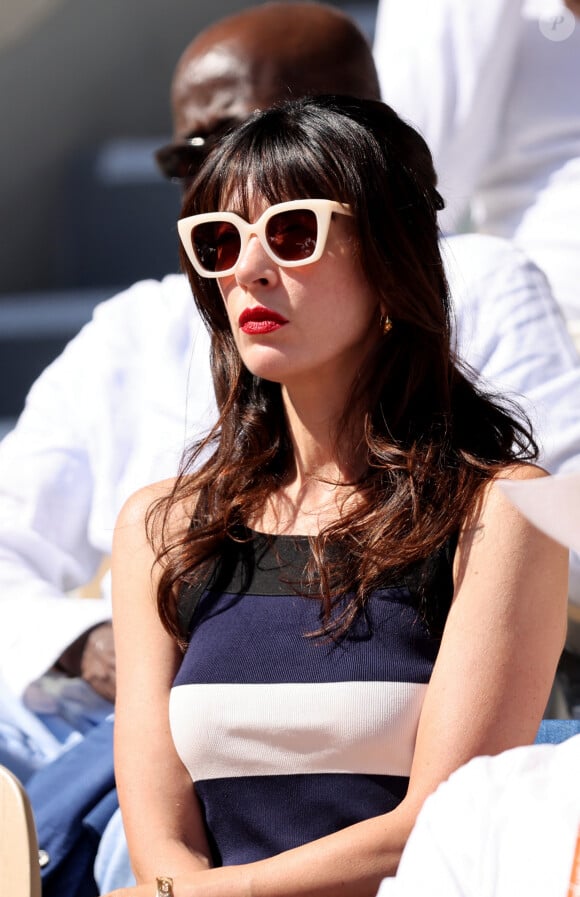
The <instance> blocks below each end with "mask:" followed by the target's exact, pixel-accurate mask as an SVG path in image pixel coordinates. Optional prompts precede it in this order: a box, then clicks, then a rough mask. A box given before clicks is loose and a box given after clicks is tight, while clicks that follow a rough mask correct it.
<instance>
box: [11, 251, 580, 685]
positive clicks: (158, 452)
mask: <svg viewBox="0 0 580 897" xmlns="http://www.w3.org/2000/svg"><path fill="white" fill-rule="evenodd" d="M445 254H446V256H447V269H448V272H449V274H450V280H451V281H452V285H453V289H454V294H455V300H456V306H457V332H458V337H459V343H460V346H461V347H462V349H463V350H464V352H465V356H466V358H467V359H468V361H470V363H471V364H472V365H473V366H474V367H475V368H479V369H480V370H481V371H482V373H483V374H484V375H485V376H486V377H489V378H490V379H491V380H492V381H493V382H494V383H495V385H496V386H498V387H499V386H501V389H502V391H503V392H509V391H513V392H515V393H516V394H525V395H526V396H527V398H528V400H529V401H528V406H529V410H530V411H531V412H533V414H534V416H535V418H536V419H537V421H538V423H539V426H540V429H541V434H540V435H541V439H542V441H543V442H544V444H545V454H544V463H545V465H546V466H547V467H548V468H549V469H550V470H552V471H564V470H566V471H568V470H570V471H571V470H574V469H580V400H579V398H578V397H579V396H580V364H579V362H578V359H577V356H576V355H575V352H574V349H573V346H572V345H571V342H570V339H569V336H568V334H567V332H566V328H565V326H564V323H563V320H562V318H561V316H560V314H559V312H558V310H557V308H556V306H555V305H554V301H553V299H552V298H551V295H550V292H549V289H548V287H547V284H546V281H545V278H544V277H543V276H542V274H541V273H540V272H539V271H538V270H537V269H536V268H535V267H534V266H533V265H531V264H530V263H529V262H527V260H526V259H525V258H524V257H523V256H522V255H521V254H520V253H518V252H516V251H514V250H513V249H512V247H511V246H510V245H509V244H508V243H507V242H505V241H502V240H497V239H494V238H491V237H489V238H487V237H479V236H461V237H453V238H451V239H449V240H448V241H447V245H446V249H445ZM211 395H212V393H211V382H210V374H209V339H208V336H207V334H206V332H205V329H204V327H203V325H202V323H201V321H200V318H199V315H198V314H197V312H196V310H195V306H194V303H193V300H192V298H191V295H190V291H189V287H188V285H187V282H186V281H185V279H184V278H183V277H181V276H178V275H173V276H170V277H167V278H165V279H164V280H163V281H161V282H156V281H145V282H142V283H139V284H136V285H135V286H133V287H132V288H131V289H129V290H128V291H126V292H125V293H123V294H121V295H120V296H118V297H116V298H114V299H111V300H109V301H108V302H105V303H103V304H102V305H101V306H99V307H98V308H97V310H96V312H95V315H94V318H93V320H92V321H91V322H90V323H89V324H88V325H87V326H86V327H85V328H84V329H83V330H82V331H81V333H80V334H79V335H78V336H77V337H76V338H75V339H74V340H72V342H71V343H70V344H69V346H68V347H67V349H66V350H65V352H64V353H63V354H62V356H61V357H60V358H58V359H57V360H56V361H55V362H54V363H53V364H52V365H51V366H50V367H49V368H48V369H47V370H46V371H45V372H44V373H43V374H42V376H41V377H40V378H39V380H38V381H37V383H36V384H35V385H34V387H33V389H32V391H31V393H30V395H29V397H28V400H27V404H26V409H25V411H24V413H23V415H22V417H21V419H20V421H19V422H18V425H17V427H16V429H15V430H14V431H13V432H12V433H11V434H9V435H8V436H7V437H6V438H5V439H4V441H3V442H2V443H1V444H0V674H1V675H2V676H3V677H4V679H5V681H6V682H7V684H8V685H9V687H10V688H11V689H12V690H13V692H14V693H16V694H21V693H23V692H24V690H25V689H26V687H27V685H28V684H29V683H30V682H32V681H33V680H35V679H36V678H37V677H38V676H39V675H40V674H42V673H43V672H44V671H45V670H46V669H48V668H49V667H50V666H51V664H52V663H53V662H54V660H55V659H56V658H58V657H59V655H60V654H61V653H62V651H63V650H64V648H65V647H67V646H68V645H69V644H70V643H71V642H72V641H74V639H75V638H76V637H77V636H78V635H80V634H81V633H82V632H84V631H85V630H86V629H87V628H88V627H89V626H91V625H93V624H95V623H97V622H99V621H101V620H104V619H107V618H108V617H109V605H108V602H107V599H93V600H91V599H87V598H82V599H79V598H72V597H65V594H64V593H65V592H68V591H70V590H71V589H74V588H76V587H77V586H79V585H81V584H83V583H84V582H86V581H88V580H89V579H90V578H91V577H92V576H93V575H94V573H95V571H96V570H97V568H98V566H99V562H100V560H101V558H102V556H103V555H106V554H108V553H109V552H110V550H111V539H112V534H113V527H114V522H115V518H116V515H117V514H118V511H119V509H120V507H121V505H122V504H123V502H124V500H125V499H126V498H127V496H128V495H129V494H130V493H131V492H132V491H134V490H135V489H137V488H138V487H140V486H142V485H144V484H145V483H148V482H151V481H154V480H157V479H160V478H163V477H166V476H169V475H172V474H173V473H174V472H175V468H176V463H177V458H178V456H179V454H180V452H181V449H182V448H183V446H184V445H185V444H186V443H188V442H189V441H191V440H192V439H193V438H194V437H195V436H196V435H198V434H199V432H200V430H204V429H205V428H206V427H207V425H208V423H209V422H210V421H211V420H213V417H214V413H215V412H214V411H213V410H212V408H213V404H212V402H213V400H212V398H211ZM575 570H576V573H575V574H574V577H573V582H572V587H571V595H572V597H573V598H574V600H576V601H578V602H579V603H580V564H579V565H578V566H577V567H576V568H575Z"/></svg>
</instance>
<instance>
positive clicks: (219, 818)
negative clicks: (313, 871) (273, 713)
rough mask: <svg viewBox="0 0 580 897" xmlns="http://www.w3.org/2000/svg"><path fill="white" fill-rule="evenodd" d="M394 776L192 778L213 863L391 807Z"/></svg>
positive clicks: (266, 853)
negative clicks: (206, 779) (197, 779)
mask: <svg viewBox="0 0 580 897" xmlns="http://www.w3.org/2000/svg"><path fill="white" fill-rule="evenodd" d="M407 785H408V780H407V779H406V778H402V777H398V776H360V775H336V774H327V775H296V776H259V777H255V776H248V777H246V778H234V779H229V778H228V779H212V780H210V781H204V782H196V785H195V787H196V791H197V794H198V797H199V799H200V802H201V806H202V810H203V812H204V814H205V818H206V824H207V829H208V830H209V832H210V833H211V834H210V839H211V849H212V855H213V861H214V863H215V865H223V866H231V865H235V864H238V863H251V862H254V861H255V860H261V859H266V858H267V857H270V856H275V855H276V854H278V853H280V852H282V851H284V850H290V849H291V848H293V847H299V846H300V845H302V844H305V843H307V842H309V841H313V840H315V839H316V838H322V837H324V836H325V835H329V834H331V833H332V832H334V831H338V830H339V829H342V828H345V827H346V826H348V825H354V824H355V823H357V822H361V821H362V820H363V819H369V818H371V817H372V816H378V815H380V814H382V813H387V812H389V811H390V810H393V809H394V808H395V807H396V806H397V805H398V804H399V803H400V801H401V800H402V799H403V797H404V796H405V794H406V791H407Z"/></svg>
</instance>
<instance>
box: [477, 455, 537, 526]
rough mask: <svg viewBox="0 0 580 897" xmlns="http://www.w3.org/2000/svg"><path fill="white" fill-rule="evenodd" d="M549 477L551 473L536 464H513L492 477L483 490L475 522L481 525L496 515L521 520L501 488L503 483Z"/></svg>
mask: <svg viewBox="0 0 580 897" xmlns="http://www.w3.org/2000/svg"><path fill="white" fill-rule="evenodd" d="M548 476H549V473H548V472H547V471H545V470H544V469H543V468H542V467H538V465H536V464H512V465H510V466H509V467H506V468H505V469H504V470H502V471H500V472H499V473H498V474H496V475H495V476H494V477H492V479H490V481H489V482H488V483H487V484H486V485H485V487H484V488H483V491H482V494H481V500H480V502H479V505H478V508H477V510H476V512H475V515H474V521H473V522H479V523H481V522H483V521H484V520H486V519H489V518H490V517H491V518H493V517H495V516H496V515H501V516H502V517H505V515H507V516H508V517H516V518H517V519H519V518H521V514H520V513H519V511H516V508H515V507H514V505H513V504H512V503H511V502H510V501H509V500H508V499H507V497H506V495H505V493H504V491H503V490H502V489H501V488H500V484H501V482H502V481H505V480H511V481H518V480H539V479H542V478H544V477H548ZM522 522H523V518H522Z"/></svg>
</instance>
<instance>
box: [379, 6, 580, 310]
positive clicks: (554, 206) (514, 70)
mask: <svg viewBox="0 0 580 897" xmlns="http://www.w3.org/2000/svg"><path fill="white" fill-rule="evenodd" d="M375 59H376V63H377V68H378V71H379V78H380V82H381V90H382V95H383V97H384V99H385V101H386V102H387V103H389V104H390V105H392V106H393V108H394V109H395V110H396V111H397V112H398V113H399V114H400V115H402V116H403V117H404V118H405V119H407V120H408V121H410V122H411V123H412V124H413V125H414V126H415V127H417V128H418V130H419V131H420V132H421V133H422V134H423V136H424V137H425V139H426V141H427V143H428V145H429V147H430V149H431V152H432V154H433V158H434V162H435V169H436V171H437V173H438V175H439V182H440V189H441V193H442V195H443V197H444V198H445V201H446V204H447V209H446V210H445V211H444V212H443V213H442V214H441V217H440V221H441V225H442V227H444V228H445V229H446V230H449V231H455V230H457V228H458V225H459V223H460V222H461V220H462V216H464V215H465V213H466V211H467V210H468V209H469V212H470V215H471V226H473V228H474V229H475V230H478V231H480V232H482V233H490V234H495V235H497V236H503V237H507V238H511V239H514V240H515V241H516V242H517V243H518V245H520V246H521V247H523V248H524V249H525V251H526V253H527V254H528V255H529V256H530V258H532V259H533V260H534V261H535V262H536V264H538V265H539V266H540V267H541V268H542V269H543V270H544V271H545V272H546V274H547V275H548V279H549V280H550V283H551V285H552V289H553V292H554V295H555V296H556V298H557V300H558V301H559V302H560V304H561V306H562V308H563V310H564V312H565V314H566V316H567V317H568V318H569V319H570V320H574V321H575V322H577V324H575V325H574V326H575V327H576V326H580V286H579V284H580V101H579V99H578V84H579V83H580V19H575V18H574V16H573V14H572V13H571V12H570V11H569V10H568V9H567V8H566V7H565V5H564V0H486V2H485V3H482V2H480V0H437V2H432V3H429V2H426V0H379V8H378V16H377V27H376V38H375Z"/></svg>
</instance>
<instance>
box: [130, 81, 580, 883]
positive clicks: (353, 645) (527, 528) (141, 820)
mask: <svg viewBox="0 0 580 897" xmlns="http://www.w3.org/2000/svg"><path fill="white" fill-rule="evenodd" d="M435 184H436V178H435V174H434V171H433V166H432V162H431V157H430V154H429V151H428V149H427V147H426V145H425V143H424V141H423V140H422V138H421V137H420V136H419V135H418V134H417V133H416V132H415V131H414V130H412V129H411V128H410V127H409V126H407V125H406V124H405V123H404V122H403V121H401V120H400V119H399V118H398V117H397V116H396V115H395V113H394V112H393V111H392V110H391V109H390V108H389V107H387V106H385V105H383V104H381V103H377V102H372V101H362V100H360V101H359V100H355V99H349V98H339V97H320V98H311V99H306V100H302V101H299V102H295V103H290V104H288V105H286V106H282V107H280V108H276V109H272V110H269V111H266V112H262V113H257V114H256V115H255V116H253V117H252V118H251V119H250V120H249V121H248V122H247V123H245V124H244V125H242V126H241V127H240V128H239V129H238V130H236V131H234V132H232V133H231V134H230V135H229V136H227V137H226V138H225V139H224V140H223V142H222V143H221V144H220V145H219V146H216V148H214V149H213V151H212V153H211V154H210V156H209V157H208V160H207V162H206V163H205V164H204V165H203V167H202V168H201V170H200V172H199V175H198V176H197V178H196V179H195V181H194V182H193V184H192V186H191V188H190V190H189V191H188V193H187V195H186V197H185V201H184V206H183V210H182V218H181V220H180V221H179V234H180V238H181V241H182V245H183V249H184V254H183V263H184V267H185V269H186V271H187V273H188V275H189V278H190V280H191V284H192V288H193V293H194V296H195V301H196V302H197V304H198V305H199V308H200V310H201V312H202V314H203V316H204V318H205V321H206V322H207V326H208V328H209V330H210V332H211V337H212V367H213V376H214V383H215V388H216V394H217V400H218V406H219V409H220V419H219V421H218V423H217V424H216V426H215V428H214V429H213V431H212V432H211V433H210V434H209V435H208V437H207V439H206V440H205V441H204V442H203V443H201V444H200V445H195V446H193V448H192V449H191V451H190V452H189V453H188V455H187V457H186V458H185V459H184V462H183V465H182V470H181V473H180V475H179V476H178V478H177V479H176V480H175V482H172V483H169V484H168V483H163V484H160V485H157V486H155V487H151V488H150V489H147V490H144V491H142V492H140V493H138V494H137V495H136V496H134V497H133V498H132V499H130V500H129V501H128V503H127V504H126V506H125V508H124V510H123V512H122V513H121V516H120V519H119V522H118V525H117V530H116V535H115V547H114V554H113V593H114V626H115V633H116V648H117V674H118V697H117V716H116V762H117V777H118V788H119V794H120V800H121V805H122V810H123V817H124V824H125V829H126V834H127V839H128V843H129V850H130V854H131V859H132V864H133V868H134V871H135V875H136V878H137V881H138V882H139V883H140V884H139V885H138V886H137V887H136V888H135V889H127V890H126V891H123V892H115V894H121V893H126V894H128V895H132V897H136V895H139V897H153V895H154V893H155V888H156V887H157V894H174V895H175V897H197V895H204V897H206V895H214V894H215V895H216V897H230V895H231V897H238V895H239V897H246V895H248V894H255V895H269V897H292V895H297V897H298V895H320V897H323V895H329V897H330V895H332V897H336V895H337V894H345V895H346V894H348V895H357V897H361V895H372V894H374V893H375V892H376V889H377V886H378V883H379V881H380V880H381V878H382V877H384V876H388V875H392V874H393V873H394V872H395V870H396V867H397V863H398V859H399V856H400V853H401V851H402V848H403V846H404V844H405V841H406V839H407V836H408V834H409V832H410V830H411V828H412V825H413V822H414V819H415V817H416V814H417V812H418V810H419V808H420V806H421V805H422V803H423V801H424V799H425V798H426V796H427V795H428V794H429V793H430V792H431V791H433V790H434V789H435V788H436V787H437V785H438V784H439V783H440V782H441V781H442V780H443V779H445V778H446V777H447V776H448V775H449V774H450V773H451V772H452V771H453V770H454V769H456V768H457V767H458V766H459V765H460V764H462V763H464V762H465V761H466V760H468V759H470V758H471V757H473V756H474V755H476V754H482V753H497V752H499V751H501V750H503V749H505V748H507V747H511V746H514V745H517V744H522V743H526V742H531V741H533V739H534V736H535V733H536V730H537V728H538V724H539V722H540V719H541V716H542V712H543V710H544V707H545V705H546V701H547V699H548V695H549V692H550V686H551V682H552V679H553V675H554V671H555V667H556V663H557V660H558V657H559V654H560V651H561V648H562V645H563V639H564V632H565V620H566V593H567V557H566V553H565V551H564V550H562V549H561V548H559V547H558V546H557V545H556V544H555V543H553V542H552V541H551V540H550V539H549V538H547V537H545V536H543V535H541V534H540V533H539V532H538V531H537V530H535V529H534V528H533V527H532V526H531V525H530V524H528V523H526V521H525V520H524V519H523V517H522V516H521V515H520V514H519V513H518V512H517V511H516V510H515V509H514V508H513V507H512V506H510V505H509V504H508V503H507V500H505V499H504V498H503V497H502V492H501V490H500V489H499V488H498V487H497V485H496V482H495V480H496V479H497V478H502V477H510V478H514V479H526V478H534V477H539V476H542V475H543V472H542V471H541V470H540V469H539V468H537V467H534V466H533V465H532V464H531V463H530V462H531V460H532V459H533V458H534V457H535V447H534V443H533V440H532V438H531V435H530V434H529V432H528V429H527V425H526V423H525V421H523V420H522V418H521V417H519V416H518V415H517V413H516V410H515V408H510V409H508V407H507V406H506V405H505V404H504V405H503V406H500V404H499V403H498V402H496V401H495V400H492V399H491V398H490V397H489V396H487V395H485V394H484V393H483V392H482V390H481V389H479V388H478V387H476V386H474V385H473V384H472V382H471V380H470V375H469V374H468V373H467V372H466V371H464V370H462V368H461V366H460V364H459V362H458V361H457V359H456V358H455V357H454V354H453V350H452V347H451V344H450V323H449V316H450V309H449V300H448V295H447V287H446V283H445V277H444V274H443V267H442V264H441V258H440V255H439V246H438V233H437V225H436V211H437V209H438V208H439V207H440V206H441V198H440V196H439V194H438V193H437V190H436V186H435ZM156 882H157V884H156Z"/></svg>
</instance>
